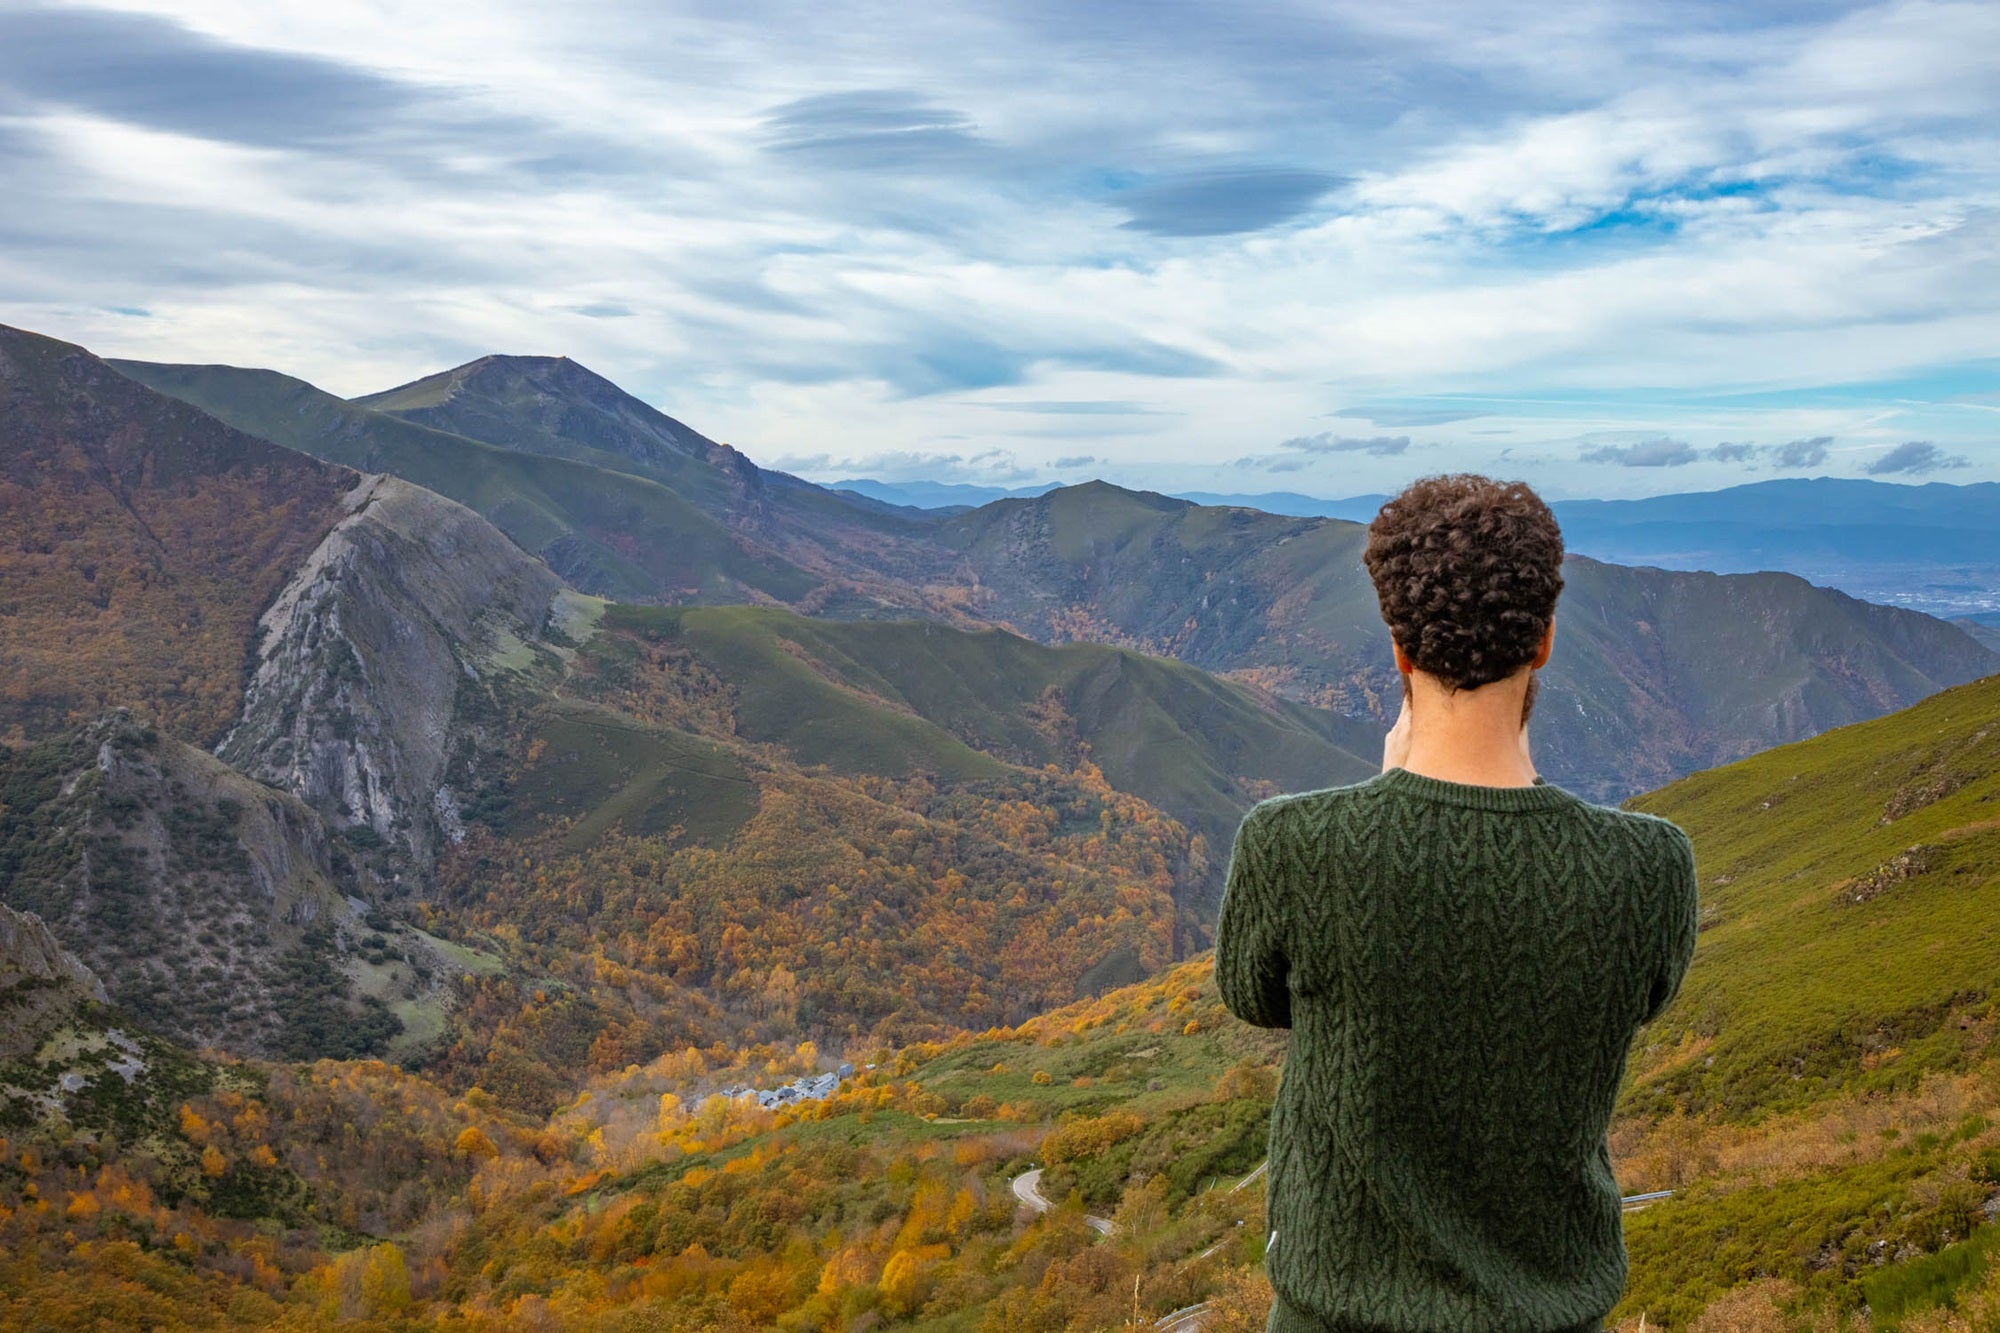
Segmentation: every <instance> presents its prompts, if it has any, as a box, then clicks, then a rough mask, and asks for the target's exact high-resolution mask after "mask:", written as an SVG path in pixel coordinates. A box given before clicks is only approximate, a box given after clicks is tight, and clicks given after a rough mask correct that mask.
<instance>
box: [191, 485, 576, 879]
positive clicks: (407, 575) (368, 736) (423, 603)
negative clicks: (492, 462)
mask: <svg viewBox="0 0 2000 1333" xmlns="http://www.w3.org/2000/svg"><path fill="white" fill-rule="evenodd" d="M346 505H347V507H348V511H349V512H348V515H347V517H346V518H344V519H342V520H341V521H340V522H339V523H338V524H336V525H335V526H334V528H333V530H332V531H331V532H330V533H329V534H328V535H327V537H326V539H325V540H324V541H322V542H321V543H320V545H319V547H318V548H317V549H316V550H314V551H313V553H312V554H311V556H309V557H308V558H307V560H306V561H305V563H304V564H303V565H302V566H301V567H300V569H299V570H298V572H297V574H296V575H295V576H294V577H293V578H292V580H291V582H290V583H289V584H287V585H286V586H285V588H284V590H283V591H282V592H281V593H280V594H279V596H278V598H277V599H276V601H275V602H274V603H273V604H272V606H271V608H270V609H269V610H268V611H267V612H266V613H265V614H264V617H263V620H262V628H263V633H264V639H263V643H262V647H261V651H260V656H259V661H258V665H257V669H256V672H255V674H254V676H253V677H252V679H251V681H250V685H249V688H248V689H247V690H246V692H245V697H244V708H243V716H242V719H241V721H239V722H238V724H237V726H236V727H235V729H234V730H232V731H231V732H230V734H229V735H228V737H226V738H225V739H224V740H223V742H222V744H221V745H220V746H219V747H217V753H218V754H219V755H221V756H222V757H223V758H224V759H226V760H228V761H229V762H230V763H232V764H234V765H236V766H237V767H238V768H240V769H241V770H243V771H244V772H246V773H249V774H251V775H252V776H254V777H258V778H261V779H263V780H264V781H266V782H269V783H271V784H273V785H275V786H278V787H281V788H283V789H285V790H288V791H291V792H294V793H296V794H297V795H298V796H300V797H301V798H302V799H304V800H305V801H306V803H307V804H309V805H311V806H312V807H313V808H314V809H315V810H317V811H318V812H319V813H320V815H321V816H322V817H323V818H325V819H326V820H327V821H328V822H329V823H331V824H332V825H334V826H335V827H338V828H343V829H347V830H350V831H358V830H366V831H367V833H366V834H363V835H362V836H368V835H370V834H372V837H371V838H370V841H373V840H374V839H380V840H381V842H382V843H383V844H385V845H386V846H387V847H388V848H389V849H390V850H391V851H392V852H393V853H394V858H395V860H396V861H397V862H399V863H401V864H402V865H406V866H408V867H409V868H410V869H413V870H415V871H416V872H418V873H419V874H421V872H423V871H424V870H426V869H428V868H429V866H430V865H431V864H432V862H433V861H434V860H435V857H436V855H437V852H438V849H439V847H440V846H441V845H443V844H445V843H447V842H450V841H454V840H456V839H457V838H459V837H462V836H463V833H462V828H461V823H460V818H459V811H458V806H457V799H456V797H455V796H454V794H453V793H454V785H453V784H454V782H457V783H459V784H460V787H459V789H462V786H463V783H464V782H466V781H467V780H469V779H470V778H471V777H472V776H473V774H474V772H475V771H476V770H477V769H478V767H479V764H480V760H481V756H482V754H483V753H484V752H485V750H486V749H487V747H489V746H490V745H491V744H492V743H493V742H494V741H495V740H496V739H497V733H496V727H497V724H498V721H499V719H500V716H501V712H500V703H501V701H502V699H503V698H504V697H505V695H506V693H507V692H508V691H509V690H510V689H512V688H513V687H514V686H515V685H516V684H517V683H518V682H520V681H521V680H522V678H523V677H524V676H526V675H529V674H532V673H534V672H536V671H538V670H540V669H542V668H544V667H547V666H551V665H553V664H554V663H555V662H556V660H557V659H556V654H555V653H554V652H553V650H551V649H550V648H549V647H548V646H546V644H545V643H544V631H545V627H546V625H547V622H548V618H549V613H550V607H551V604H552V603H553V601H554V599H555V597H556V595H557V593H558V592H559V591H560V589H561V583H560V581H559V580H558V579H557V578H556V576H555V575H554V574H553V573H551V572H550V571H549V569H548V567H547V566H545V565H543V564H542V563H541V562H540V561H538V560H536V559H534V558H533V557H532V556H530V555H528V554H527V553H525V552H523V551H522V550H521V549H520V548H519V547H517V546H515V545H514V544H513V543H512V542H511V541H509V540H508V539H507V537H506V536H505V535H504V534H502V533H501V532H500V530H499V529H497V528H495V527H494V526H493V525H492V524H490V523H488V522H487V521H486V520H485V519H483V518H481V517H480V516H479V515H478V514H475V513H473V512H472V511H471V510H469V509H467V508H465V507H464V506H462V505H459V504H456V503H454V502H453V501H450V500H447V499H445V498H443V497H442V496H439V495H437V494H435V493H433V492H430V491H426V490H423V489H422V488H420V487H417V486H412V485H410V484H409V483H408V482H404V481H401V480H398V479H396V478H394V477H382V476H375V477H369V478H367V479H365V480H364V481H363V482H362V484H361V485H360V486H358V487H356V488H355V490H354V491H353V492H352V493H350V494H349V495H348V496H347V497H346Z"/></svg>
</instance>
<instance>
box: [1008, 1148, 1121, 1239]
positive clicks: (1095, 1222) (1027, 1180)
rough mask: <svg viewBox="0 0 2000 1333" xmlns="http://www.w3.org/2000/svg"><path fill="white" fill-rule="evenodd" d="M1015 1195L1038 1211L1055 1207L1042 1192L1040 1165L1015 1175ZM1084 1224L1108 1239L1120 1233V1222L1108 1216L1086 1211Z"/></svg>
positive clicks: (1043, 1211)
mask: <svg viewBox="0 0 2000 1333" xmlns="http://www.w3.org/2000/svg"><path fill="white" fill-rule="evenodd" d="M1014 1197H1015V1198H1017V1199H1019V1200H1020V1201H1021V1202H1022V1203H1024V1204H1026V1205H1027V1206H1028V1207H1029V1208H1032V1209H1034V1210H1035V1211H1036V1212H1038V1213H1046V1212H1047V1211H1048V1210H1049V1209H1051V1208H1053V1207H1055V1204H1053V1203H1051V1202H1050V1201H1049V1200H1048V1199H1047V1198H1046V1197H1044V1195H1043V1194H1042V1168H1040V1167H1039V1166H1038V1167H1036V1168H1035V1169H1034V1170H1032V1171H1023V1172H1022V1173H1021V1174H1020V1175H1018V1176H1015V1177H1014ZM1083 1224H1084V1225H1085V1226H1087V1227H1089V1228H1090V1229H1091V1230H1092V1231H1095V1232H1096V1233H1097V1234H1098V1235H1100V1236H1103V1237H1106V1238H1107V1239H1108V1238H1110V1237H1112V1236H1115V1235H1117V1234H1118V1224H1117V1223H1116V1222H1113V1221H1112V1220H1111V1219H1110V1218H1108V1217H1093V1216H1091V1215H1090V1214H1089V1213H1085V1214H1084V1215H1083Z"/></svg>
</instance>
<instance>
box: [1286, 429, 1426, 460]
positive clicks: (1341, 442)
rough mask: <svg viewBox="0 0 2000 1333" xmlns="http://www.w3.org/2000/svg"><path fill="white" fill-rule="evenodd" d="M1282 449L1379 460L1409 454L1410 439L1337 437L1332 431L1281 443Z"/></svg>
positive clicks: (1407, 437) (1403, 437)
mask: <svg viewBox="0 0 2000 1333" xmlns="http://www.w3.org/2000/svg"><path fill="white" fill-rule="evenodd" d="M1278 447H1279V448H1280V449H1296V450H1298V451H1299V452H1300V453H1306V454H1374V455H1375V456H1376V457H1378V458H1382V457H1388V456H1391V455H1394V454H1403V453H1408V452H1409V449H1410V437H1409V436H1407V435H1370V436H1367V437H1365V438H1364V437H1361V436H1356V435H1335V434H1334V433H1333V432H1332V431H1322V432H1320V433H1319V434H1318V435H1297V436H1294V437H1293V438H1291V439H1289V440H1282V441H1280V442H1279V444H1278Z"/></svg>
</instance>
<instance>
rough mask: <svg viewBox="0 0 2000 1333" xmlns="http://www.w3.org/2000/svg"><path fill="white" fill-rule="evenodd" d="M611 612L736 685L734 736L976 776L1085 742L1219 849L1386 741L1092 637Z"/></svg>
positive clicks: (754, 615)
mask: <svg viewBox="0 0 2000 1333" xmlns="http://www.w3.org/2000/svg"><path fill="white" fill-rule="evenodd" d="M605 624H606V627H607V628H608V629H611V630H614V631H622V632H625V633H629V634H632V635H635V636H638V637H640V638H643V639H647V640H650V641H654V642H658V643H663V644H671V645H674V646H676V647H678V648H681V649H684V650H687V651H690V652H692V653H694V654H695V655H697V656H698V657H699V658H700V659H701V660H702V661H703V662H705V663H706V664H708V666H709V667H710V668H711V669H712V670H713V671H714V672H715V673H716V674H717V675H718V676H719V677H720V678H721V679H723V680H725V681H728V682H730V683H732V684H734V685H735V686H736V687H737V690H738V700H737V705H736V707H737V718H738V726H739V728H740V730H741V734H742V735H743V736H744V737H745V738H747V739H750V740H754V741H765V742H774V743H777V744H780V745H782V746H784V747H785V748H786V749H787V750H789V751H790V753H791V754H792V756H793V757H794V758H795V759H796V760H798V761H799V762H801V763H805V764H821V763H823V764H827V765H830V766H831V767H833V768H834V769H836V770H837V771H844V772H868V773H880V774H884V775H900V774H904V773H908V772H911V771H917V770H922V771H929V772H933V773H937V774H939V775H940V776H945V777H986V776H994V775H995V772H996V770H997V768H998V765H997V764H996V763H995V760H996V759H1002V760H1006V761H1008V762H1011V763H1018V764H1025V765H1028V766H1031V767H1039V766H1041V765H1042V764H1046V763H1062V764H1064V765H1065V766H1067V764H1068V762H1069V761H1072V760H1074V759H1075V758H1077V757H1080V756H1081V755H1083V754H1085V753H1087V754H1088V756H1089V758H1090V759H1091V760H1092V761H1093V762H1095V763H1096V764H1097V765H1098V766H1099V768H1101V769H1102V770H1103V772H1104V775H1105V778H1106V779H1107V780H1108V781H1109V782H1110V783H1111V784H1112V786H1114V787H1116V788H1118V789H1120V790H1122V791H1126V792H1130V793H1131V794H1133V795H1136V796H1139V797H1141V798H1142V799H1144V800H1146V801H1148V802H1149V803H1151V804H1153V805H1156V806H1158V807H1160V808H1161V809H1163V810H1165V811H1166V812H1167V813H1169V814H1171V815H1173V816H1174V817H1175V818H1177V819H1179V820H1181V821H1182V822H1183V823H1185V824H1187V825H1188V827H1189V828H1190V829H1192V830H1194V831H1196V832H1199V833H1201V834H1203V835H1204V836H1205V837H1206V838H1207V839H1208V841H1209V844H1210V847H1211V849H1213V852H1212V854H1213V855H1214V856H1215V857H1216V859H1218V860H1220V859H1221V858H1222V856H1223V855H1224V853H1225V852H1226V849H1227V845H1228V839H1229V837H1230V834H1231V833H1232V831H1233V830H1234V828H1235V824H1236V821H1237V820H1238V819H1239V818H1241V817H1242V813H1243V811H1244V810H1245V809H1247V808H1248V806H1249V805H1250V804H1251V802H1252V801H1253V800H1254V799H1255V798H1256V797H1257V796H1258V795H1261V794H1263V793H1265V792H1268V791H1273V790H1296V789H1299V788H1305V787H1320V786H1330V785H1334V784H1337V783H1342V782H1352V781H1357V780H1359V779H1360V778H1362V777H1365V776H1366V775H1367V774H1368V773H1369V772H1371V771H1373V769H1374V768H1375V767H1376V763H1375V762H1371V761H1370V759H1369V758H1368V757H1367V756H1369V755H1370V754H1372V753H1375V752H1378V751H1379V748H1380V744H1381V741H1380V731H1379V730H1378V729H1377V728H1375V727H1374V726H1373V725H1372V724H1370V723H1368V722H1366V721H1363V720H1358V719H1353V718H1347V717H1342V716H1340V715H1338V714H1335V713H1330V712H1327V711H1325V710H1323V709H1312V708H1305V707H1301V706H1300V705H1297V704H1291V703H1286V702H1283V701H1280V700H1277V699H1273V698H1271V697H1269V696H1265V695H1260V694H1258V693H1256V692H1253V691H1251V690H1249V689H1246V688H1244V687H1243V686H1240V685H1235V684H1232V683H1230V682H1228V681H1224V680H1221V679H1219V678H1217V677H1214V676H1211V675H1207V674H1206V673H1203V672H1201V671H1198V670H1196V669H1194V668H1192V667H1189V666H1187V665H1185V664H1183V663H1179V662H1174V661H1169V660H1166V659H1161V658H1152V657H1146V656H1143V655H1141V654H1138V653H1133V652H1129V651H1126V650H1123V649H1117V648H1107V647H1104V646H1102V645H1099V644H1081V643H1080V644H1070V645H1067V646H1064V647H1060V648H1050V647H1047V646H1045V645H1042V644H1038V643H1034V642H1032V641H1030V640H1028V639H1024V638H1021V637H1020V636H1018V635H1014V634H1009V633H1006V632H1005V631H1000V630H989V631H983V632H976V633H968V632H965V631H959V630H952V629H947V628H945V627H943V626H939V625H935V624H930V623H927V622H921V621H888V622H883V621H871V622H839V621H824V620H813V619H808V618H806V617H802V616H797V615H793V614H790V613H788V612H784V611H780V610H776V609H773V608H765V607H736V608H672V609H664V608H663V609H642V608H629V607H621V608H616V609H614V610H612V611H611V612H610V613H608V615H607V617H606V621H605ZM1377 762H1379V761H1377Z"/></svg>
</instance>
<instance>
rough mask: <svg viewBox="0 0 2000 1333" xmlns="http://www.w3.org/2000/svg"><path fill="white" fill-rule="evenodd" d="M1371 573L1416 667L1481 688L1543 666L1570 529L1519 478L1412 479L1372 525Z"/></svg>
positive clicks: (1385, 613) (1457, 684)
mask: <svg viewBox="0 0 2000 1333" xmlns="http://www.w3.org/2000/svg"><path fill="white" fill-rule="evenodd" d="M1363 559H1364V560H1366V561H1367V564H1368V573H1369V576H1370V577H1371V578H1373V579H1374V580H1375V595H1376V596H1377V597H1379V598H1380V599H1381V602H1382V619H1383V620H1385V621H1387V622H1388V625H1389V633H1390V635H1391V636H1392V637H1393V638H1394V639H1395V640H1396V644H1397V646H1398V647H1400V648H1401V649H1402V650H1403V652H1404V654H1405V655H1406V656H1408V658H1409V659H1410V664H1411V665H1412V666H1414V667H1416V668H1417V669H1418V670H1419V671H1423V672H1425V673H1427V674H1429V675H1432V676H1436V677H1437V678H1438V679H1439V680H1441V681H1443V682H1444V683H1445V684H1446V685H1447V686H1448V687H1450V688H1452V689H1466V690H1476V689H1478V688H1479V687H1480V686H1481V685H1487V684H1490V683H1492V682H1493V681H1496V680H1501V679H1503V678H1505V677H1507V676H1511V675H1513V674H1514V673H1515V672H1516V671H1518V670H1520V669H1521V668H1522V667H1524V666H1527V665H1528V664H1529V663H1531V662H1533V661H1534V660H1535V653H1536V651H1537V650H1538V649H1540V647H1541V644H1542V636H1543V635H1544V634H1546V633H1547V632H1548V628H1549V621H1550V620H1551V619H1552V618H1553V617H1554V616H1555V612H1556V597H1557V596H1558V595H1559V594H1560V593H1561V592H1562V586H1563V577H1562V560H1563V540H1562V530H1561V529H1560V528H1558V527H1557V526H1556V519H1555V515H1554V514H1552V513H1550V512H1549V507H1548V506H1547V505H1546V504H1543V503H1542V497H1541V496H1539V495H1536V494H1535V493H1534V491H1532V490H1531V489H1529V488H1528V486H1527V485H1526V483H1524V482H1518V481H1510V482H1500V481H1494V480H1493V479H1492V478H1491V477H1481V476H1475V475H1473V474H1471V473H1464V472H1461V473H1455V474H1453V475H1451V476H1444V477H1425V478H1423V479H1422V480H1420V481H1414V482H1411V483H1410V485H1409V486H1408V487H1406V488H1405V489H1404V490H1403V491H1402V493H1401V494H1399V495H1397V496H1395V497H1394V498H1393V499H1391V500H1390V501H1389V502H1388V503H1387V504H1385V505H1383V506H1382V510H1381V512H1380V513H1378V514H1376V515H1375V521H1374V522H1373V523H1370V524H1369V525H1368V550H1367V553H1366V555H1365V556H1363Z"/></svg>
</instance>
